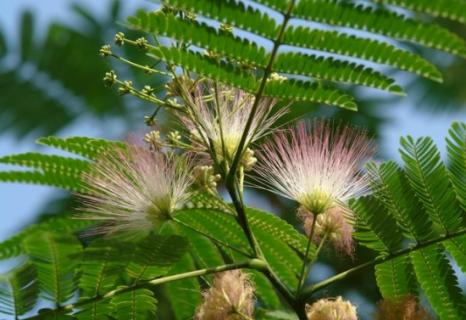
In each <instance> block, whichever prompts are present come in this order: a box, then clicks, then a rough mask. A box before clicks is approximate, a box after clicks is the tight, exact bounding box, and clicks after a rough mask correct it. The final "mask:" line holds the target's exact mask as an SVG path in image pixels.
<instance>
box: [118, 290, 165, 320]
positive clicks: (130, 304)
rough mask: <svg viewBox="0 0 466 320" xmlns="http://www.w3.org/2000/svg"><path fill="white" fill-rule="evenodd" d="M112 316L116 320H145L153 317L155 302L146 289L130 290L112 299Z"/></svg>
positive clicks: (155, 307) (151, 293) (155, 308)
mask: <svg viewBox="0 0 466 320" xmlns="http://www.w3.org/2000/svg"><path fill="white" fill-rule="evenodd" d="M111 304H112V306H113V315H114V316H115V319H117V320H145V319H152V318H154V317H155V312H156V311H157V300H156V299H155V297H154V293H153V292H152V291H150V290H148V289H137V290H130V291H128V292H125V293H121V294H118V295H116V296H115V297H113V298H112V300H111Z"/></svg>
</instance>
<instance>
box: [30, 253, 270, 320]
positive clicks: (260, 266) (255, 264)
mask: <svg viewBox="0 0 466 320" xmlns="http://www.w3.org/2000/svg"><path fill="white" fill-rule="evenodd" d="M243 268H248V269H255V270H259V271H263V270H265V269H266V268H267V264H266V263H265V262H264V261H263V260H260V259H250V260H247V261H244V262H239V263H232V264H225V265H222V266H218V267H213V268H205V269H200V270H195V271H189V272H185V273H180V274H175V275H171V276H167V277H162V278H156V279H152V280H148V281H141V282H138V283H137V284H135V285H132V286H129V287H124V288H119V289H115V290H112V291H110V292H107V293H106V294H104V295H100V296H96V297H92V298H88V299H83V300H80V301H78V302H76V303H74V304H68V305H66V306H62V307H60V308H57V309H54V310H50V311H45V312H42V313H41V314H40V315H37V316H33V317H30V318H26V319H44V317H45V316H46V315H51V314H57V313H58V314H61V313H67V312H71V311H73V310H74V309H75V308H78V307H81V306H84V305H86V304H89V303H95V302H98V301H101V300H105V299H109V298H112V297H114V296H116V295H119V294H122V293H125V292H129V291H133V290H137V289H141V288H146V287H149V288H150V287H153V286H158V285H161V284H164V283H167V282H172V281H177V280H183V279H187V278H193V277H200V276H204V275H208V274H212V273H218V272H224V271H228V270H235V269H243Z"/></svg>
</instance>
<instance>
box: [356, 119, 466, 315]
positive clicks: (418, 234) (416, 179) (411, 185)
mask: <svg viewBox="0 0 466 320" xmlns="http://www.w3.org/2000/svg"><path fill="white" fill-rule="evenodd" d="M463 126H464V125H463V124H458V123H455V124H453V126H452V129H451V130H450V137H449V138H448V139H447V141H448V153H449V161H450V166H449V167H450V168H451V171H450V170H449V168H448V167H447V166H445V165H444V163H443V162H442V160H441V158H440V154H439V152H438V150H437V148H436V147H435V145H434V143H433V142H432V140H431V139H428V138H420V139H418V140H415V139H413V138H412V137H407V138H403V139H402V140H401V146H402V148H401V149H400V152H401V155H402V158H403V162H404V168H400V167H399V166H398V165H397V164H396V163H394V162H386V163H383V164H381V165H379V166H377V165H375V164H374V163H371V164H370V165H369V166H368V169H369V172H370V174H371V176H372V189H373V195H371V196H366V197H363V198H360V199H358V200H355V201H353V203H352V209H353V210H354V212H355V214H356V216H357V219H358V222H359V223H358V224H357V227H358V229H359V230H358V232H357V233H356V238H357V239H358V240H359V242H360V243H361V244H362V245H365V246H367V247H369V248H371V249H373V250H375V251H377V252H378V253H379V254H381V255H382V256H381V257H379V260H378V261H380V262H381V264H378V265H376V277H377V284H378V286H379V288H380V291H381V293H382V295H383V296H384V297H385V298H390V299H399V298H401V297H402V296H404V295H406V294H414V293H416V291H417V285H416V283H418V284H419V285H420V287H421V288H422V290H423V292H424V293H425V294H426V296H427V298H428V300H429V302H430V303H431V305H432V307H433V308H434V310H435V311H436V313H437V314H438V315H439V316H440V318H441V319H462V318H463V316H464V314H466V309H465V307H466V299H465V297H464V296H463V295H462V293H461V290H460V289H459V288H458V281H457V278H456V275H455V274H454V272H453V268H452V266H451V263H450V262H449V261H448V259H447V256H446V254H447V252H446V251H448V254H450V255H451V257H452V258H453V259H454V260H455V261H456V262H457V263H458V265H459V266H460V268H461V269H462V270H464V269H465V261H466V260H465V257H466V254H465V253H466V237H465V234H466V222H465V219H464V217H465V216H466V215H465V211H464V209H463V205H462V202H461V199H462V197H461V191H462V187H459V186H460V184H459V183H460V181H463V179H464V172H463V170H462V162H461V161H462V159H463V157H464V154H463V152H462V148H461V146H462V142H463V140H462V138H461V134H462V128H463ZM450 179H451V180H450ZM450 181H452V182H453V183H451V182H450ZM458 200H459V201H458ZM440 237H442V238H440ZM445 250H446V251H445ZM387 260H388V261H387Z"/></svg>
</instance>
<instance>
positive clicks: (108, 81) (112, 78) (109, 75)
mask: <svg viewBox="0 0 466 320" xmlns="http://www.w3.org/2000/svg"><path fill="white" fill-rule="evenodd" d="M116 80H117V75H116V73H115V71H113V70H110V71H108V72H105V76H104V78H103V81H104V85H105V86H106V87H111V86H113V85H114V84H115V82H116Z"/></svg>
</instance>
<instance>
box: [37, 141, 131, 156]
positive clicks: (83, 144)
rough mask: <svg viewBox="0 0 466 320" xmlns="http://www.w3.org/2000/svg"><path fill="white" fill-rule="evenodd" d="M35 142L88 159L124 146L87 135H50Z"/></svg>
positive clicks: (118, 142) (117, 142) (120, 143)
mask: <svg viewBox="0 0 466 320" xmlns="http://www.w3.org/2000/svg"><path fill="white" fill-rule="evenodd" d="M37 143H38V144H42V145H46V146H49V147H53V148H56V149H61V150H64V151H68V152H71V153H74V154H77V155H81V156H83V157H86V158H88V159H96V158H97V157H98V156H99V155H100V154H101V153H102V152H105V151H107V150H109V149H111V148H114V147H115V146H118V147H123V146H124V143H122V142H120V141H110V140H105V139H98V138H88V137H69V138H59V137H54V136H50V137H43V138H39V139H37Z"/></svg>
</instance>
